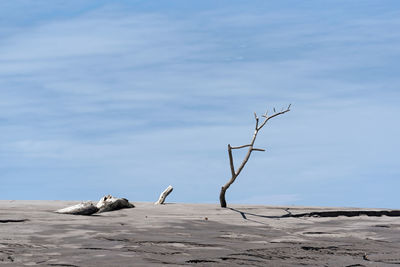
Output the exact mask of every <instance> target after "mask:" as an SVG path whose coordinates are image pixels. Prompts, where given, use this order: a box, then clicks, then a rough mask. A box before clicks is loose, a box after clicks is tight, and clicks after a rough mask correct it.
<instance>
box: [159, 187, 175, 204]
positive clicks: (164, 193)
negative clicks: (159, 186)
mask: <svg viewBox="0 0 400 267" xmlns="http://www.w3.org/2000/svg"><path fill="white" fill-rule="evenodd" d="M172 190H174V188H173V187H172V185H170V186H168V187H167V189H165V190H164V191H163V192H162V193H161V195H160V198H159V199H158V201H157V202H155V203H154V204H155V205H161V204H164V201H165V199H166V198H167V196H168V195H169V194H170V193H171V192H172Z"/></svg>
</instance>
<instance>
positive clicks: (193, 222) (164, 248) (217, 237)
mask: <svg viewBox="0 0 400 267" xmlns="http://www.w3.org/2000/svg"><path fill="white" fill-rule="evenodd" d="M76 203H77V202H71V201H69V202H67V201H5V200H3V201H0V265H4V266H30V265H39V266H96V267H100V266H165V265H168V266H179V265H187V266H194V265H196V266H239V265H245V266H304V265H305V266H395V265H396V264H400V217H389V216H380V217H377V216H374V217H372V216H366V215H361V216H354V217H346V216H338V217H316V216H314V217H313V216H311V217H310V216H303V217H298V218H296V217H285V216H288V215H287V214H292V215H296V214H301V213H310V212H325V211H328V212H329V211H330V213H328V215H329V216H335V212H337V211H346V210H353V211H365V210H362V209H343V208H309V207H270V206H254V205H232V206H231V207H232V208H227V209H221V208H219V207H218V206H217V205H213V204H166V205H163V206H155V205H153V204H152V203H137V202H134V204H135V206H136V207H135V208H133V209H125V210H119V211H113V212H108V213H101V214H99V215H94V216H79V215H65V214H56V213H54V212H53V211H54V210H56V209H60V208H62V207H66V206H69V205H73V204H76ZM375 211H376V210H375ZM374 214H375V215H377V214H376V213H374ZM336 215H338V214H336ZM353 215H354V214H353ZM378 215H379V213H378ZM281 216H283V217H281Z"/></svg>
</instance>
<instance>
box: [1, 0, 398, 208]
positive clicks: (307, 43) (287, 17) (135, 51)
mask: <svg viewBox="0 0 400 267" xmlns="http://www.w3.org/2000/svg"><path fill="white" fill-rule="evenodd" d="M399 28H400V3H399V2H398V1H384V0H383V1H365V0H364V1H187V0H185V1H94V0H93V1H3V2H1V3H0V190H1V197H0V198H1V199H65V200H88V199H99V198H100V197H102V196H103V195H105V194H113V195H116V196H119V197H126V198H128V199H130V200H132V201H155V200H156V199H157V198H158V195H159V193H160V192H161V191H162V190H163V189H164V188H165V187H167V186H168V185H169V184H171V185H173V186H174V188H175V190H174V192H173V193H172V194H171V196H170V197H169V201H175V202H195V203H200V202H207V203H210V202H211V203H217V202H218V194H219V190H220V187H221V186H222V185H223V184H224V183H225V182H226V181H227V180H228V179H229V174H230V170H229V162H228V155H227V150H226V147H227V144H228V143H230V144H232V145H242V144H245V143H247V142H248V141H249V140H250V138H251V134H252V132H253V127H254V118H253V112H254V111H256V112H258V113H259V114H261V113H262V112H264V111H265V110H266V109H267V108H269V110H271V109H272V108H273V107H276V108H281V107H283V106H287V105H288V104H289V103H292V110H291V111H290V112H289V113H287V114H284V115H283V116H281V117H278V118H275V119H273V120H271V121H270V123H268V124H267V125H266V127H265V128H264V129H263V130H262V132H260V134H259V137H258V139H257V142H256V143H257V146H258V147H261V148H266V149H267V151H266V152H264V153H262V152H255V153H253V155H252V157H251V159H250V161H249V162H248V164H247V165H246V167H245V169H244V170H243V172H242V173H241V174H240V176H239V177H238V179H237V181H236V182H235V183H234V184H233V185H232V187H231V188H230V189H229V190H228V192H227V201H228V204H229V203H249V204H251V203H253V204H272V205H314V206H357V207H386V208H399V197H398V193H397V189H398V188H399V187H400V181H399V177H400V160H399V158H400V157H399V156H398V154H399V150H400V141H399V136H400V126H399V123H398V121H399V119H398V116H399V114H400V107H399V100H400V92H399V86H400V75H399V74H400V73H399V71H400V68H399V63H398V62H400V31H399ZM235 152H236V151H235ZM234 156H235V160H236V162H237V163H236V164H239V163H240V160H241V157H242V156H243V154H241V153H237V154H235V155H234Z"/></svg>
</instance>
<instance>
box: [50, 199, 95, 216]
mask: <svg viewBox="0 0 400 267" xmlns="http://www.w3.org/2000/svg"><path fill="white" fill-rule="evenodd" d="M98 211H99V208H97V207H96V206H95V205H94V204H93V203H92V202H82V203H79V204H76V205H73V206H70V207H66V208H63V209H59V210H56V211H55V212H57V213H62V214H73V215H92V214H93V213H96V212H98Z"/></svg>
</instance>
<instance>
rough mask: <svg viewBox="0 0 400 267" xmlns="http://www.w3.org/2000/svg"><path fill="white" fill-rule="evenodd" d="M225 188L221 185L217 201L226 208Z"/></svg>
mask: <svg viewBox="0 0 400 267" xmlns="http://www.w3.org/2000/svg"><path fill="white" fill-rule="evenodd" d="M226 189H227V188H224V187H221V193H220V194H219V202H220V204H221V208H226V200H225V192H226Z"/></svg>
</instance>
